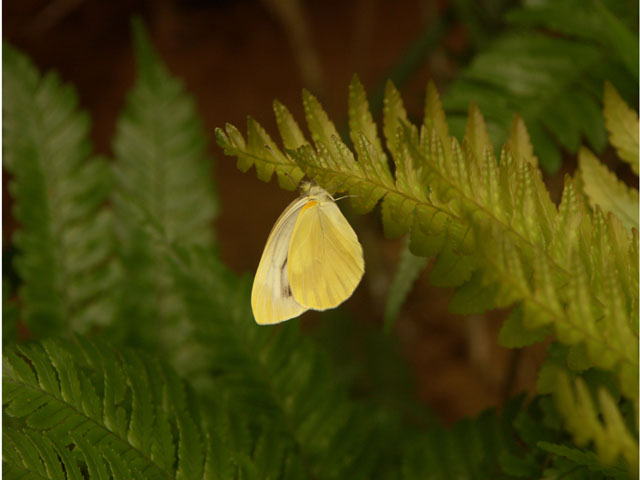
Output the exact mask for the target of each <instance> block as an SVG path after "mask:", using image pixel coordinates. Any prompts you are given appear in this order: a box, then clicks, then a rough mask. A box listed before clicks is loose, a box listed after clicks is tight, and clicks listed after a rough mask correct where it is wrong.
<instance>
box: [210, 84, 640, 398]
mask: <svg viewBox="0 0 640 480" xmlns="http://www.w3.org/2000/svg"><path fill="white" fill-rule="evenodd" d="M361 89H362V87H361V85H360V83H359V82H358V81H357V79H354V81H353V82H352V85H351V89H350V96H349V98H350V102H349V123H350V126H351V132H350V133H351V137H352V140H353V143H354V149H355V154H354V153H353V152H351V151H350V150H349V149H348V147H347V146H346V145H345V144H344V143H342V141H341V140H340V138H339V137H338V135H337V134H336V130H335V127H334V126H333V124H332V123H331V122H330V120H329V119H328V118H327V116H326V114H325V113H324V111H323V110H322V107H321V106H320V104H319V103H318V101H317V100H316V99H315V98H313V97H312V96H311V95H310V94H308V93H306V92H305V93H304V95H303V103H304V106H305V114H306V117H307V125H308V127H309V130H310V132H311V136H312V138H313V145H312V144H310V143H306V142H303V141H302V139H300V143H301V146H300V147H299V148H298V149H296V150H291V149H285V150H279V149H277V147H276V146H274V145H273V144H270V145H269V146H268V147H267V146H264V145H263V147H262V150H261V151H259V150H256V145H254V146H253V147H252V158H253V162H254V164H256V166H257V168H258V169H259V168H260V167H259V165H260V164H261V163H262V160H261V159H262V158H265V162H268V161H269V159H271V158H273V157H274V156H276V155H277V156H281V158H283V159H286V162H287V163H288V164H290V165H293V162H295V163H297V165H298V166H299V167H300V168H301V169H302V170H303V171H304V172H305V174H306V175H307V176H309V177H310V178H311V179H312V180H314V181H315V182H317V183H318V184H319V185H321V186H323V187H324V188H326V189H327V190H329V191H332V192H333V191H347V192H348V193H350V194H352V195H355V197H354V199H353V202H354V207H355V208H356V210H359V211H361V212H365V211H368V210H371V209H372V208H373V207H374V206H375V204H376V203H377V202H378V201H379V200H382V220H383V225H384V227H385V231H386V232H387V233H388V234H389V235H391V236H397V235H401V234H403V233H409V234H410V246H411V250H412V252H413V253H414V254H416V255H422V256H433V255H435V256H436V262H435V264H434V269H433V272H432V275H431V277H432V281H433V282H434V283H436V284H440V285H449V286H462V288H461V289H460V291H459V292H462V293H461V294H459V295H457V296H456V297H454V300H453V304H452V308H453V309H458V310H461V309H464V308H467V307H466V304H467V303H468V302H469V298H471V299H473V298H476V297H477V296H478V292H482V297H483V301H482V302H481V304H482V305H483V307H484V308H492V307H493V308H495V307H507V306H509V305H514V304H517V305H519V308H520V310H519V313H518V315H519V316H518V317H517V318H515V319H514V320H512V321H511V322H510V323H509V326H508V338H509V341H508V342H507V343H509V344H511V346H520V345H523V344H528V343H531V342H532V341H535V340H540V339H542V338H544V331H545V330H544V329H550V330H551V331H552V332H553V333H554V334H555V335H556V336H557V339H558V340H559V341H560V342H561V343H563V344H565V345H568V346H569V347H570V348H571V349H572V352H574V353H572V355H573V356H576V357H579V358H581V364H582V368H583V369H584V368H588V367H590V366H595V367H599V368H602V369H606V370H611V371H613V372H615V373H616V375H617V378H618V384H619V388H620V389H621V391H622V392H623V395H624V396H625V397H626V398H629V399H637V389H636V387H635V379H636V378H637V375H638V355H637V351H638V335H637V332H638V328H637V318H638V284H637V279H638V277H637V263H638V259H637V255H638V254H637V244H638V240H637V231H636V230H634V231H633V232H631V231H629V230H627V229H626V228H625V227H624V226H623V224H622V223H621V222H620V220H619V219H618V218H617V217H616V216H615V215H614V214H609V215H605V214H604V213H603V212H602V210H601V209H600V207H598V206H594V208H592V209H591V208H589V206H588V204H587V201H586V196H585V194H584V193H583V192H582V191H581V190H580V186H579V185H577V184H576V183H575V182H574V181H573V180H572V179H570V178H567V180H566V182H565V189H564V192H563V198H562V201H561V203H560V205H559V206H558V207H556V206H555V205H554V204H553V203H552V202H551V200H550V198H549V193H548V192H547V190H546V188H545V186H544V183H543V182H542V176H541V173H540V171H539V170H538V168H537V165H536V159H535V156H534V155H533V151H532V148H531V145H530V144H529V142H528V135H527V134H526V130H525V129H524V127H523V126H522V125H521V121H520V120H519V119H516V121H515V123H514V125H513V127H512V135H511V137H510V139H509V141H508V142H507V143H506V145H505V146H504V148H503V149H502V151H501V152H500V156H499V157H498V158H496V156H495V154H494V152H493V148H492V145H491V142H490V140H489V135H488V133H487V129H486V126H485V123H484V119H483V117H482V115H481V114H480V112H479V110H478V109H477V108H476V107H475V106H471V108H470V111H469V120H468V123H467V128H466V133H465V138H464V142H463V143H462V145H460V143H458V141H457V140H456V139H455V138H453V137H449V135H448V128H447V124H446V121H445V118H444V113H443V111H442V107H441V104H440V100H439V98H438V95H437V92H436V91H435V88H434V87H433V86H429V88H428V89H427V102H426V109H425V118H424V120H423V123H422V125H421V126H420V127H419V128H418V127H417V126H415V125H413V124H411V123H410V122H409V121H408V119H407V116H406V112H405V109H404V107H403V105H402V100H401V98H400V96H399V94H398V92H397V90H396V89H395V88H394V87H393V85H391V84H389V85H388V87H387V92H386V96H385V108H384V119H383V132H384V135H385V138H386V146H387V149H388V151H389V152H390V153H391V157H392V160H393V167H394V175H393V176H392V175H391V173H390V168H389V164H388V163H387V156H386V154H385V152H384V151H383V150H382V147H381V142H380V140H379V138H378V135H377V131H376V127H375V125H374V124H373V123H372V120H371V116H370V115H369V114H368V108H367V104H366V97H365V96H364V95H363V94H362V93H361ZM354 92H356V94H354ZM292 122H293V121H292V120H291V121H290V122H288V124H284V125H283V124H282V123H281V124H279V127H280V130H281V136H283V137H285V136H286V135H287V134H288V131H287V128H288V126H290V125H292ZM295 128H296V131H299V128H298V127H297V125H295ZM216 134H217V138H218V142H219V143H220V145H221V146H222V147H223V148H224V149H225V152H227V153H230V154H238V153H239V152H240V153H242V151H243V150H242V148H243V147H242V145H243V141H241V137H239V133H238V131H237V130H236V129H234V128H233V127H231V126H227V132H226V133H225V132H223V131H222V130H220V129H218V130H217V132H216ZM232 136H233V138H232ZM261 178H262V179H263V180H268V178H267V177H261ZM504 335H507V334H504ZM503 338H504V337H503Z"/></svg>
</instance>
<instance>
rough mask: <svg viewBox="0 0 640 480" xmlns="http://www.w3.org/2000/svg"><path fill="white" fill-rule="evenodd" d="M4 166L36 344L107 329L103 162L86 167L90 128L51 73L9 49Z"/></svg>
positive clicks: (108, 244) (26, 312)
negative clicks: (71, 333) (63, 335)
mask: <svg viewBox="0 0 640 480" xmlns="http://www.w3.org/2000/svg"><path fill="white" fill-rule="evenodd" d="M3 62H4V63H3V64H4V71H5V74H6V75H5V90H4V91H5V95H4V102H3V116H4V126H3V129H4V143H3V146H4V154H5V166H6V167H7V169H8V171H9V172H10V173H11V174H12V176H13V177H12V178H11V182H10V185H9V189H10V191H11V193H12V195H13V197H14V199H15V201H16V204H15V208H14V214H15V216H16V219H17V220H18V221H19V222H20V230H19V231H18V232H17V233H16V235H15V238H14V242H15V245H16V247H17V248H18V250H19V254H18V258H17V259H16V269H17V271H18V273H19V275H20V278H21V279H22V281H23V285H22V286H21V288H20V297H21V299H22V300H23V304H24V308H23V309H22V315H23V316H24V320H25V322H26V324H27V326H28V328H29V329H30V331H31V332H32V333H33V334H34V335H35V336H47V335H52V334H55V333H63V332H66V331H69V330H79V331H84V330H87V329H89V328H90V327H91V326H95V325H105V324H109V323H110V322H111V320H112V317H113V309H114V302H113V298H112V297H111V296H110V295H109V294H108V292H109V291H110V290H111V289H112V285H113V281H114V279H115V270H114V268H113V264H112V263H111V262H109V257H110V255H111V252H112V251H113V248H114V247H113V239H112V235H111V234H110V232H111V230H112V220H111V215H110V212H109V211H108V210H106V209H105V208H104V205H103V204H104V202H105V200H106V196H107V194H108V189H109V187H110V183H111V182H110V175H109V172H108V167H107V165H106V162H105V161H104V160H103V159H100V158H90V145H89V141H88V130H89V122H88V119H87V117H86V115H85V114H84V113H81V112H78V110H77V103H78V101H77V97H76V94H75V92H74V91H73V90H72V89H71V88H70V87H68V86H66V85H63V84H62V83H61V82H60V79H59V78H58V76H57V75H55V74H51V73H50V74H47V75H45V76H41V75H40V74H39V73H38V72H37V70H36V69H35V67H34V66H33V65H32V64H31V62H30V61H29V60H28V59H27V58H25V57H24V56H23V55H22V54H21V53H19V52H18V51H16V50H15V49H13V48H12V47H9V46H5V47H4V60H3Z"/></svg>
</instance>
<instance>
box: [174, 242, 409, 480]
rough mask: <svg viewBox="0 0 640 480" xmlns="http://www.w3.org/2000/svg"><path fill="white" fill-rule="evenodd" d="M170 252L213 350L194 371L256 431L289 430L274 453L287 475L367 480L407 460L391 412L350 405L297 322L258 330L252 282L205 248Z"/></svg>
mask: <svg viewBox="0 0 640 480" xmlns="http://www.w3.org/2000/svg"><path fill="white" fill-rule="evenodd" d="M167 254H168V256H169V258H171V259H172V263H173V268H174V275H175V284H176V286H177V287H178V289H179V291H180V292H181V294H182V296H183V298H184V302H185V305H187V307H188V314H189V318H190V320H191V322H192V324H193V326H194V334H193V337H194V341H196V342H197V343H198V344H199V345H200V346H201V349H202V352H203V357H202V362H201V363H200V364H199V365H193V367H192V369H191V370H190V371H189V372H187V374H188V375H189V377H190V378H191V379H192V380H193V383H194V384H195V385H198V386H199V390H200V391H201V392H202V393H203V395H205V396H212V397H216V398H221V397H222V398H223V399H224V401H225V402H226V403H228V404H229V405H233V406H234V410H236V411H238V412H245V413H244V415H245V416H246V417H247V419H248V421H249V422H250V427H251V428H253V429H258V430H261V429H264V428H267V429H268V430H269V431H273V430H276V431H277V432H279V438H278V442H277V443H276V444H274V442H270V443H269V444H268V445H265V446H264V448H266V449H268V451H270V450H273V448H275V447H279V448H283V449H286V451H288V452H289V458H288V464H287V467H286V468H287V469H286V474H283V475H282V476H283V477H284V478H318V479H329V478H331V479H339V478H363V479H364V478H371V477H372V476H373V473H374V472H376V471H377V466H378V465H390V464H393V463H394V461H395V460H396V459H395V458H394V455H397V454H398V453H397V452H396V449H389V445H388V443H387V442H395V441H397V440H398V438H396V437H394V436H392V435H402V433H401V432H402V429H400V428H397V426H396V428H395V429H390V431H391V432H392V433H390V432H389V431H382V429H383V428H384V426H385V425H386V423H385V418H386V417H385V416H384V415H382V414H381V413H380V412H379V411H377V410H375V409H373V408H369V407H367V406H365V405H364V404H359V405H358V404H355V403H353V402H352V401H350V400H349V399H348V397H347V394H346V391H345V390H344V387H343V386H342V385H339V384H338V383H337V382H336V380H335V376H333V375H332V369H331V368H330V366H329V363H328V360H327V358H326V356H325V355H324V354H323V353H321V351H320V350H319V349H318V348H317V347H316V346H315V345H313V343H312V342H311V340H310V339H309V338H308V337H305V336H304V335H303V334H302V333H301V332H300V331H299V329H298V326H297V325H296V324H286V325H284V326H283V327H282V328H279V329H265V328H261V327H259V326H257V325H255V322H253V321H252V319H251V312H250V307H249V304H250V302H249V287H250V285H249V282H248V281H247V280H248V279H246V278H241V279H239V278H236V277H235V276H234V275H232V274H230V273H229V272H228V271H227V270H226V269H225V268H223V267H222V266H221V265H220V264H219V262H218V261H217V260H216V259H215V258H214V257H213V256H212V255H210V254H209V253H208V252H206V251H203V250H202V249H195V250H194V249H183V248H180V247H170V248H169V249H168V250H167ZM211 372H215V375H214V376H212V375H211ZM269 449H270V450H269ZM336 452H340V459H339V461H336V458H335V454H336ZM256 463H257V462H256ZM292 472H297V474H294V473H292ZM296 475H297V476H296Z"/></svg>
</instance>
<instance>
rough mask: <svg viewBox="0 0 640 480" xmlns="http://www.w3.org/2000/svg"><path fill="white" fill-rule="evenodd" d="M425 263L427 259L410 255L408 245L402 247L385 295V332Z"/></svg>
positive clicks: (389, 327) (390, 326)
mask: <svg viewBox="0 0 640 480" xmlns="http://www.w3.org/2000/svg"><path fill="white" fill-rule="evenodd" d="M427 262H428V259H427V258H425V257H418V256H416V255H414V254H412V253H411V250H410V249H409V245H408V244H406V245H405V246H404V247H403V249H402V253H401V254H400V260H399V261H398V267H397V270H396V273H395V275H394V277H393V280H392V281H391V286H390V287H389V293H388V294H387V304H386V305H385V309H384V328H385V330H387V331H389V330H390V329H391V328H392V327H393V325H394V323H395V321H396V318H397V317H398V313H399V312H400V308H401V307H402V304H403V303H404V302H405V300H406V299H407V296H408V295H409V292H410V291H411V288H412V287H413V284H414V283H415V281H416V280H417V279H418V276H419V275H420V273H421V272H422V271H423V270H424V269H425V267H426V266H427Z"/></svg>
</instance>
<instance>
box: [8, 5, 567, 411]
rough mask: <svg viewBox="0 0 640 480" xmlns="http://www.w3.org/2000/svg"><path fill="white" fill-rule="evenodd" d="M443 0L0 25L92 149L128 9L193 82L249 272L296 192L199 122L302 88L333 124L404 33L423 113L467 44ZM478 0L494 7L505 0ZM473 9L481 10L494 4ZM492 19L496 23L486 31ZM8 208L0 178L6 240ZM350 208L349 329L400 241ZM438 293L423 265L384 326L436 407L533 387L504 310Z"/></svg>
mask: <svg viewBox="0 0 640 480" xmlns="http://www.w3.org/2000/svg"><path fill="white" fill-rule="evenodd" d="M450 3H452V2H448V1H446V0H441V1H426V0H422V1H420V0H394V1H385V0H371V1H367V0H348V1H347V0H345V1H335V0H334V1H322V0H308V1H301V2H299V3H296V2H294V1H292V0H280V1H278V0H263V1H252V0H236V1H231V0H228V1H222V0H218V1H214V0H210V1H205V0H182V1H179V0H173V1H172V0H159V1H146V2H145V1H134V0H121V1H115V0H114V1H107V0H54V1H49V2H47V1H36V0H14V1H5V2H3V13H4V22H3V27H4V40H5V41H9V42H10V43H11V44H13V45H14V46H16V47H18V48H20V49H21V50H23V51H24V52H25V53H27V54H28V55H29V56H30V57H31V58H32V60H33V61H34V62H35V63H36V65H37V66H38V68H39V69H40V70H42V71H45V70H50V69H53V70H56V71H58V72H59V73H60V75H61V76H62V78H63V79H64V80H65V81H67V82H69V83H71V84H73V85H74V86H75V88H76V89H77V91H78V94H79V97H80V103H81V106H82V108H84V109H85V110H87V111H88V112H89V113H90V115H91V118H92V125H93V127H92V140H93V144H94V148H95V150H96V151H97V152H99V153H103V154H105V155H110V154H111V139H112V137H113V135H114V133H115V125H116V121H117V118H118V115H119V114H120V112H121V111H122V108H123V106H124V102H125V99H126V93H127V91H128V90H129V89H130V87H131V86H132V84H133V82H134V61H133V52H132V46H131V35H130V19H131V17H132V16H133V15H139V16H141V17H142V18H143V20H144V22H145V24H146V25H147V28H148V30H149V33H150V35H151V37H152V40H153V42H154V44H155V46H156V48H157V49H158V50H159V52H160V54H161V56H162V58H163V60H164V61H165V62H166V64H167V66H168V68H169V69H170V71H171V72H172V73H173V74H174V75H175V76H177V77H179V78H181V79H182V81H183V82H184V84H185V86H186V88H187V89H188V91H189V92H190V93H191V94H192V95H194V96H195V98H196V103H197V107H198V111H199V113H200V115H201V118H202V119H203V122H204V125H205V127H206V129H207V131H208V132H211V141H210V152H211V155H212V158H213V159H214V179H215V182H216V186H217V189H218V195H219V199H220V202H221V213H220V215H219V217H218V219H217V221H216V224H215V225H214V226H212V228H214V229H215V231H216V235H217V238H218V240H219V243H220V250H221V255H222V258H223V260H224V262H225V263H226V264H227V265H228V266H230V267H231V268H232V269H233V270H235V271H237V272H250V273H252V272H253V271H254V269H255V267H256V265H257V263H258V260H259V257H260V254H261V252H262V248H263V246H264V242H265V240H266V237H267V234H268V232H269V230H270V228H271V226H272V224H273V222H274V221H275V219H276V218H277V217H278V215H279V214H280V213H281V211H282V209H283V208H284V207H285V206H286V205H287V204H288V202H290V201H291V200H292V199H293V198H294V196H295V195H294V194H293V193H291V192H285V191H282V190H280V189H279V188H278V187H277V186H276V185H275V184H274V183H273V182H272V183H269V184H265V183H263V182H260V181H258V180H257V179H256V178H255V176H254V175H253V173H252V172H250V173H249V174H242V173H240V172H239V171H238V170H237V169H236V168H235V162H234V160H233V159H231V158H228V157H225V156H224V155H223V154H222V152H221V150H220V149H219V148H218V147H217V146H216V145H215V142H214V139H213V129H214V128H215V127H219V126H223V125H224V123H225V122H230V123H232V124H234V125H236V126H238V127H239V128H240V129H241V130H242V128H243V126H244V122H245V119H246V116H247V115H249V114H250V115H251V116H253V117H254V118H256V119H257V120H258V121H259V122H260V123H261V124H262V125H263V126H264V127H265V128H266V129H267V130H268V131H270V132H272V133H274V132H275V130H276V129H275V121H274V118H273V114H272V111H271V104H272V100H273V99H274V98H278V99H279V100H280V101H282V102H283V103H284V104H285V105H287V106H288V107H289V108H290V109H291V111H292V113H293V114H294V115H295V116H296V117H297V118H298V119H299V120H302V107H301V101H300V93H301V89H302V88H303V87H306V88H308V89H310V90H311V91H312V92H314V93H316V94H317V95H318V96H319V98H320V99H321V101H322V103H323V105H324V107H325V109H326V110H327V112H328V114H329V116H330V117H331V118H332V119H333V120H334V122H336V124H337V125H341V124H344V121H345V115H346V103H347V87H348V83H349V81H350V79H351V76H352V75H353V74H354V73H357V74H358V75H359V76H360V78H361V80H362V82H363V84H364V85H365V88H366V89H367V91H368V92H370V93H375V92H376V91H377V90H378V89H379V88H380V86H381V85H382V84H383V81H384V79H385V78H386V77H387V76H389V75H390V74H394V73H395V74H397V73H398V71H399V70H398V65H401V64H402V63H403V61H406V59H407V58H408V57H407V53H408V52H415V51H416V48H418V50H419V52H420V53H421V55H420V56H419V58H418V61H417V62H414V65H413V68H411V69H410V70H411V71H410V73H411V74H410V76H408V78H407V81H403V82H401V85H399V88H400V89H401V91H402V94H403V97H404V99H405V102H406V106H407V109H408V111H409V113H410V115H413V116H416V117H417V116H421V109H422V102H423V96H424V88H425V86H426V83H427V81H428V80H429V79H433V80H434V81H435V82H436V84H437V85H438V87H439V88H440V89H441V90H445V89H446V87H447V84H448V83H449V82H450V80H451V79H452V78H453V77H454V76H455V74H456V72H457V71H458V70H459V69H460V68H461V67H463V66H464V65H465V63H466V62H467V61H468V59H469V58H470V56H471V55H472V53H473V51H472V47H471V46H470V41H469V33H468V31H467V29H466V28H465V26H464V25H463V24H462V23H460V22H459V21H458V20H456V18H455V15H453V14H452V10H453V9H452V5H450ZM485 3H487V5H494V6H495V5H497V6H498V7H499V8H505V6H507V5H509V4H513V3H515V2H509V1H506V0H505V1H494V2H485ZM498 7H496V8H498ZM486 16H487V20H488V21H489V22H491V21H492V12H491V11H487V12H486ZM445 19H446V22H445ZM441 24H444V27H443V29H442V32H441V33H440V34H438V35H435V34H434V37H433V38H435V40H436V41H435V42H434V44H433V46H432V48H428V49H424V50H420V49H419V46H420V45H421V43H420V39H424V38H425V35H427V36H428V35H430V34H431V33H433V29H434V28H436V27H435V26H436V25H441ZM499 26H500V25H499V23H498V22H496V32H497V31H498V30H499ZM416 42H417V43H416ZM416 45H417V46H418V47H416ZM166 113H167V115H171V112H166ZM556 178H561V176H560V175H558V176H557V177H556ZM3 183H4V185H5V186H6V179H5V181H4V182H3ZM9 211H10V199H8V198H7V197H6V188H5V210H4V212H3V224H4V226H5V229H4V231H5V233H4V246H3V249H4V251H7V249H9V248H10V237H11V232H12V231H13V230H14V228H15V224H14V222H13V220H12V218H11V217H10V213H9ZM351 219H352V222H353V223H354V227H355V229H356V231H358V234H359V236H360V237H361V240H362V242H363V244H364V246H365V260H366V261H367V275H366V276H365V280H364V282H363V285H362V286H361V287H360V288H359V289H358V291H357V292H356V294H355V295H354V297H353V298H352V299H351V300H350V301H349V302H347V304H346V305H345V307H346V309H347V310H348V311H349V313H350V314H351V316H352V317H353V320H349V319H347V320H345V321H347V322H349V321H352V322H354V323H353V324H352V326H351V328H349V329H347V330H346V332H348V333H346V334H348V335H351V336H354V337H357V336H358V335H359V333H362V332H371V331H374V332H375V331H379V330H380V329H381V327H382V311H383V308H384V300H385V296H386V291H387V288H388V285H389V282H390V280H391V277H392V275H393V272H394V268H395V264H396V262H397V256H398V252H399V250H400V245H401V244H400V242H398V241H389V240H384V239H383V237H382V232H381V229H380V226H379V224H378V220H377V218H376V215H373V214H371V215H368V216H365V217H353V216H352V217H351ZM450 295H451V291H449V290H448V289H443V288H434V287H431V286H429V285H428V282H427V281H426V276H425V275H424V274H423V275H422V277H421V278H420V280H419V281H418V283H417V284H416V286H415V288H414V290H413V292H412V293H411V295H410V297H409V299H408V301H407V303H406V305H405V306H404V308H403V311H402V313H401V316H400V318H399V320H398V322H397V324H396V327H395V330H394V335H395V337H397V339H398V342H397V343H398V348H399V349H400V351H401V355H402V356H403V357H405V358H406V359H407V360H408V362H409V364H410V366H411V371H412V373H414V374H415V379H416V387H417V393H418V396H419V398H420V399H421V400H422V401H424V403H426V404H427V405H429V406H430V407H432V408H433V409H435V410H436V412H437V413H438V414H439V415H440V416H441V417H442V418H444V419H446V420H448V421H452V420H455V419H458V418H460V417H462V416H464V415H471V414H475V413H478V412H479V411H481V410H482V409H484V408H487V407H489V406H494V405H499V404H501V403H502V400H503V398H505V397H506V396H508V395H511V394H513V393H515V392H517V391H519V390H521V389H524V390H531V389H532V386H533V384H534V382H535V371H536V368H537V365H538V364H539V363H540V362H541V360H542V357H543V355H544V349H543V348H542V347H538V348H537V349H534V350H526V351H525V352H524V353H523V354H519V353H515V352H514V351H509V350H506V349H503V348H501V347H499V346H498V345H497V343H496V338H497V332H498V329H499V325H500V323H501V321H502V320H503V318H504V316H505V315H506V312H493V313H492V314H491V315H489V317H470V318H463V317H459V316H454V315H451V314H449V313H448V312H447V302H448V299H449V297H450ZM317 317H318V315H317V314H313V313H311V314H307V315H305V319H304V320H303V321H304V322H305V324H308V325H309V326H311V327H313V328H322V327H319V326H318V325H319V324H321V323H322V322H318V321H317V320H318V318H317ZM363 335H364V334H363ZM395 337H394V338H395ZM347 340H348V341H350V340H351V339H347ZM354 341H356V342H357V339H354ZM374 354H375V353H374ZM372 381H375V379H373V380H372Z"/></svg>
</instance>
